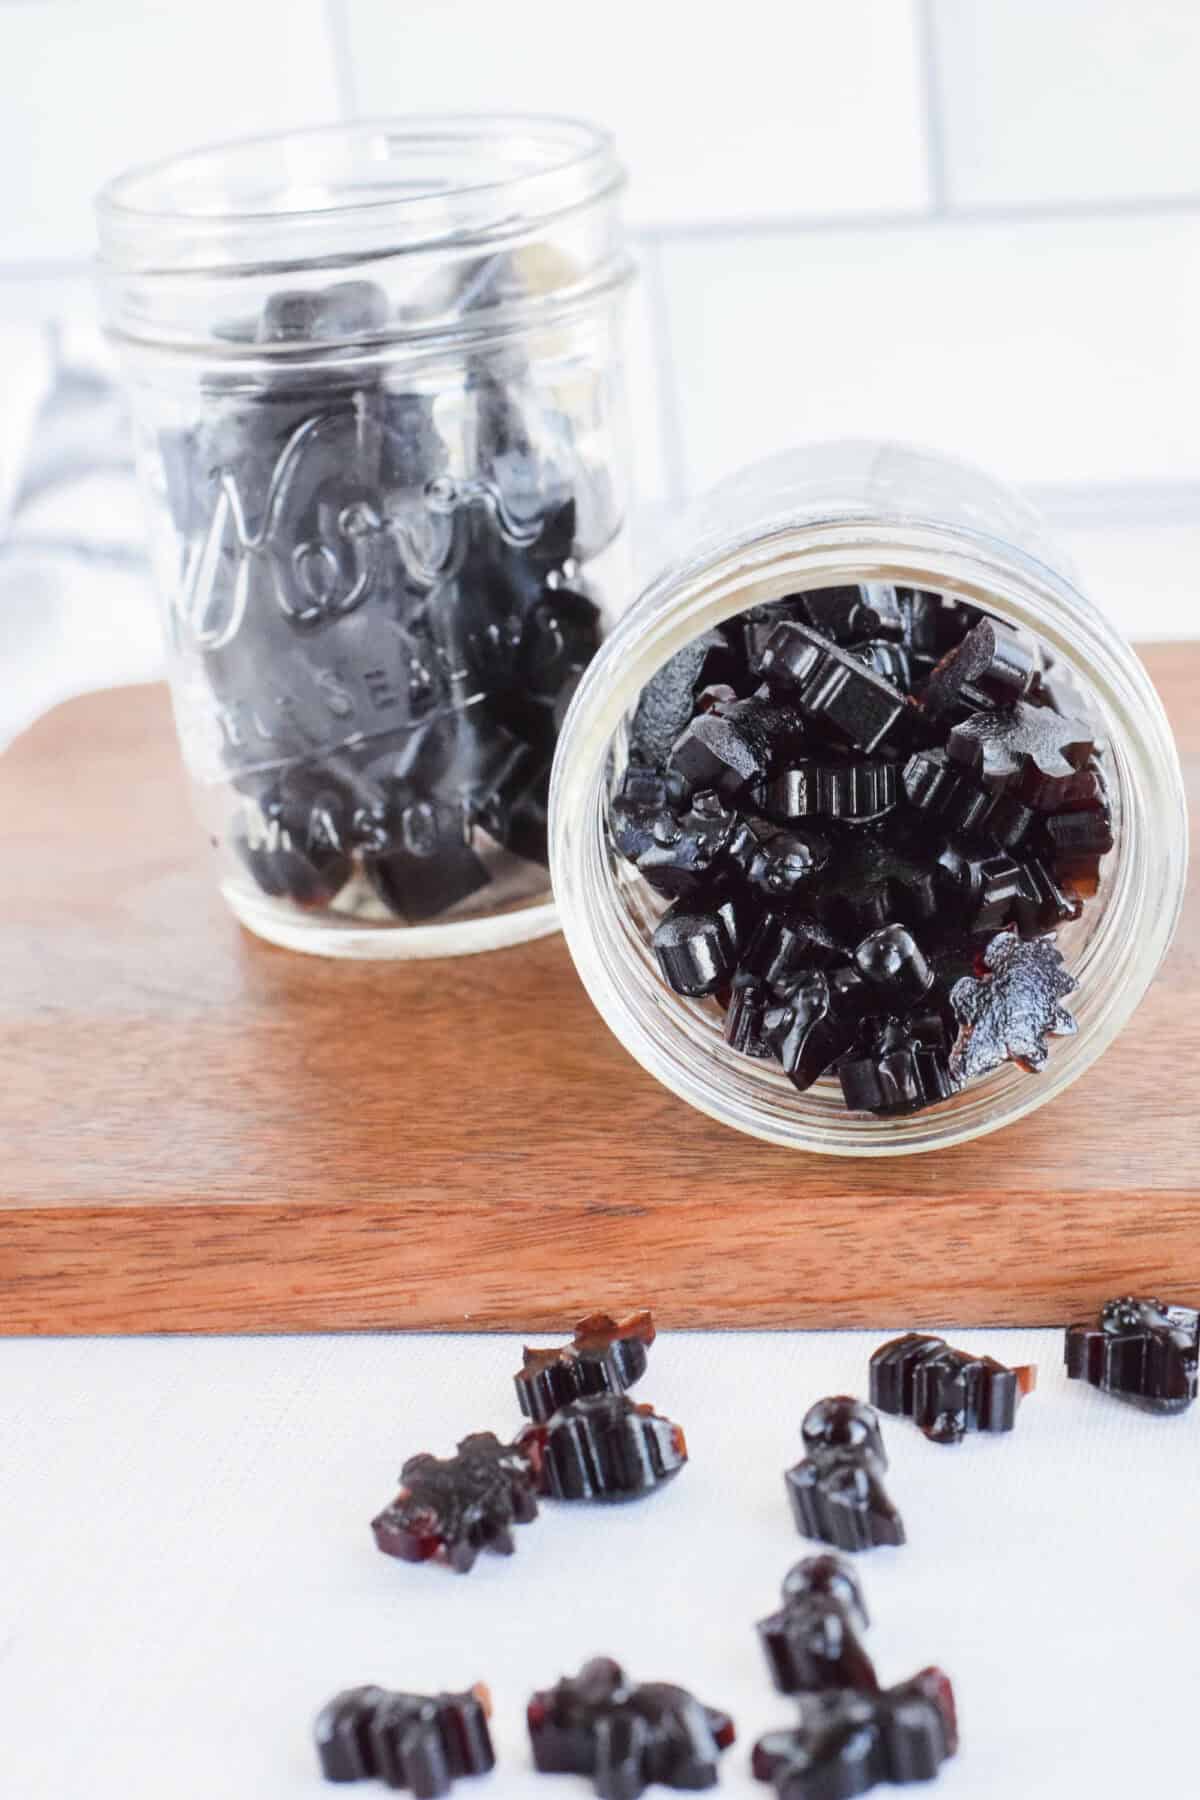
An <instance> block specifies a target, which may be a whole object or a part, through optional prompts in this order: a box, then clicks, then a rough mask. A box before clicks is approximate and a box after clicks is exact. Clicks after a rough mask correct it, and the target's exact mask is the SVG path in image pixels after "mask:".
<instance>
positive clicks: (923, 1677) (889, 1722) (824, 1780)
mask: <svg viewBox="0 0 1200 1800" xmlns="http://www.w3.org/2000/svg"><path fill="white" fill-rule="evenodd" d="M957 1749H958V1722H957V1717H956V1712H955V1705H954V1693H953V1690H952V1688H951V1686H950V1682H949V1679H948V1678H947V1676H945V1675H944V1674H943V1673H942V1671H941V1670H940V1669H935V1668H929V1669H922V1670H921V1672H920V1674H918V1675H914V1676H913V1677H912V1679H911V1680H910V1681H904V1682H901V1683H899V1684H898V1685H897V1686H896V1687H892V1688H884V1689H883V1690H882V1691H880V1692H864V1691H863V1690H861V1689H857V1688H842V1689H833V1690H831V1691H829V1692H827V1693H819V1694H813V1695H811V1696H809V1697H806V1698H805V1700H804V1701H803V1702H802V1705H801V1713H800V1723H799V1725H798V1726H796V1727H794V1728H793V1729H791V1730H784V1731H772V1732H768V1733H767V1735H766V1736H765V1737H761V1738H760V1739H759V1740H758V1742H757V1744H756V1745H755V1746H754V1755H753V1760H752V1765H751V1766H752V1768H753V1771H754V1774H755V1775H756V1776H757V1777H758V1779H759V1780H760V1781H768V1782H770V1783H771V1784H772V1785H773V1786H774V1788H775V1792H776V1794H777V1795H778V1797H779V1800H853V1796H855V1795H858V1794H865V1793H868V1792H869V1791H870V1789H871V1788H873V1787H875V1786H876V1785H877V1784H878V1783H879V1782H891V1783H894V1784H896V1785H898V1786H903V1785H904V1784H906V1783H908V1782H910V1781H932V1779H933V1778H934V1776H935V1775H936V1774H937V1773H938V1771H939V1769H940V1768H941V1766H942V1764H943V1763H944V1762H946V1761H947V1759H948V1758H949V1757H951V1756H953V1755H954V1753H955V1751H956V1750H957Z"/></svg>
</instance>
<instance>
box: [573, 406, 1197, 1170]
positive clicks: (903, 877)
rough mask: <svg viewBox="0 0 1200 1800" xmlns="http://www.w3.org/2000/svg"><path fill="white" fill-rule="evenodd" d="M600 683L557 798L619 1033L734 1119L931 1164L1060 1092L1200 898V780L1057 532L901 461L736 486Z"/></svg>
mask: <svg viewBox="0 0 1200 1800" xmlns="http://www.w3.org/2000/svg"><path fill="white" fill-rule="evenodd" d="M679 537H680V541H681V543H682V544H683V545H684V546H685V547H684V550H683V553H682V554H681V555H680V556H678V557H677V558H676V559H675V560H674V561H672V562H671V563H670V564H669V566H668V567H667V568H666V569H665V570H664V572H663V573H662V574H660V575H659V576H658V578H657V579H656V580H655V581H653V582H652V584H651V585H650V586H649V587H648V588H647V589H646V590H645V591H644V592H643V593H642V595H641V596H640V598H639V599H638V600H637V602H636V603H635V604H634V606H633V607H632V608H631V609H630V610H629V611H628V612H627V613H626V614H625V616H624V617H623V619H622V620H621V622H620V624H619V625H618V627H617V628H616V630H615V631H614V633H613V634H612V636H611V637H610V638H609V640H608V642H607V643H606V644H605V645H604V647H603V649H602V650H601V652H600V654H599V655H598V656H597V658H596V659H595V661H594V662H593V664H592V666H591V667H590V668H589V670H588V672H587V674H586V676H585V677H584V679H583V681H582V682H581V684H580V687H579V691H578V693H577V695H576V698H575V701H574V704H573V706H572V709H571V712H570V714H569V716H568V719H567V723H566V726H565V729H564V732H563V736H562V739H561V742H560V746H559V751H558V758H557V762H556V765H555V775H554V782H553V788H552V793H551V868H552V873H553V877H554V885H555V893H556V897H557V899H558V902H559V907H560V912H561V916H562V922H563V928H564V931H565V933H566V937H567V941H568V945H569V947H570V950H571V953H572V956H573V957H574V960H575V963H576V966H577V968H578V970H579V973H580V975H581V977H582V979H583V981H584V983H585V985H586V987H587V988H588V991H589V993H590V994H591V997H592V999H593V1001H594V1002H595V1004H596V1006H597V1008H598V1009H599V1011H600V1013H601V1014H602V1016H603V1017H604V1019H605V1020H606V1021H607V1023H608V1024H609V1025H610V1026H611V1028H612V1029H613V1031H614V1032H615V1033H616V1035H617V1036H618V1037H619V1038H620V1040H621V1041H622V1043H623V1044H624V1045H625V1046H626V1048H627V1049H628V1050H630V1051H631V1053H632V1054H633V1055H634V1056H635V1057H636V1058H637V1059H638V1061H639V1062H641V1063H642V1064H643V1065H644V1067H646V1068H647V1069H648V1070H649V1071H650V1072H651V1073H652V1074H654V1075H655V1076H657V1077H658V1079H659V1080H661V1081H663V1082H664V1083H665V1084H666V1085H667V1086H668V1087H669V1088H671V1089H673V1090H674V1091H675V1092H676V1093H678V1094H680V1095H681V1096H682V1097H683V1098H684V1099H686V1100H688V1101H689V1102H690V1103H691V1104H692V1105H694V1106H696V1107H698V1108H699V1109H700V1110H702V1111H703V1112H706V1113H708V1114H710V1115H711V1116H713V1117H714V1118H716V1119H719V1120H721V1121H723V1122H724V1123H726V1124H729V1125H733V1126H736V1127H738V1128H739V1129H741V1130H743V1131H747V1132H750V1133H753V1134H754V1135H757V1136H759V1137H762V1138H766V1139H769V1140H771V1141H773V1142H776V1143H780V1144H787V1145H791V1146H794V1147H796V1148H798V1149H803V1150H810V1151H823V1152H828V1153H833V1154H838V1155H847V1156H877V1155H892V1154H900V1153H905V1152H912V1151H920V1150H929V1149H935V1148H940V1147H944V1146H947V1145H950V1144H955V1143H959V1142H962V1141H963V1140H965V1139H968V1138H972V1137H976V1136H979V1135H980V1134H982V1133H984V1132H988V1131H993V1130H996V1129H997V1128H999V1127H1000V1126H1002V1125H1004V1124H1007V1123H1009V1122H1010V1121H1012V1120H1014V1119H1017V1118H1019V1117H1021V1116H1022V1115H1023V1114H1025V1113H1027V1112H1029V1111H1031V1110H1032V1109H1033V1108H1035V1107H1037V1106H1039V1105H1042V1104H1044V1103H1045V1102H1046V1101H1047V1100H1050V1099H1052V1098H1053V1097H1054V1096H1055V1095H1057V1094H1059V1093H1061V1092H1062V1091H1063V1089H1064V1088H1066V1087H1067V1086H1068V1085H1069V1084H1070V1083H1071V1082H1072V1081H1074V1080H1075V1079H1076V1078H1077V1077H1078V1076H1079V1075H1080V1074H1082V1073H1083V1071H1084V1070H1085V1069H1086V1068H1087V1067H1088V1065H1089V1064H1090V1063H1091V1062H1092V1061H1094V1059H1095V1058H1096V1057H1097V1056H1099V1055H1100V1054H1101V1052H1102V1051H1103V1050H1104V1049H1105V1048H1106V1047H1107V1046H1108V1044H1110V1043H1111V1042H1112V1040H1113V1038H1114V1037H1115V1036H1116V1034H1117V1032H1118V1031H1119V1030H1120V1029H1121V1027H1122V1026H1123V1025H1124V1024H1125V1022H1126V1021H1127V1020H1128V1019H1129V1017H1130V1015H1131V1014H1132V1013H1133V1011H1134V1009H1135V1008H1136V1006H1137V1004H1138V1002H1139V1000H1140V999H1141V997H1142V994H1143V993H1144V992H1145V989H1146V987H1147V985H1148V984H1149V982H1150V981H1151V979H1152V978H1153V976H1154V974H1155V972H1156V970H1157V969H1158V967H1159V965H1160V963H1161V961H1162V958H1163V956H1164V954H1165V952H1166V950H1167V947H1168V945H1169V943H1170V940H1171V936H1172V933H1173V931H1174V927H1175V924H1176V921H1177V918H1178V914H1179V909H1180V905H1181V902H1182V896H1183V888H1184V880H1185V875H1186V863H1187V817H1186V810H1185V804H1184V793H1183V785H1182V778H1181V774H1180V768H1179V762H1178V757H1177V754H1176V751H1175V746H1174V743H1173V741H1172V738H1171V733H1170V730H1169V727H1168V725H1167V721H1166V718H1165V715H1164V713H1163V710H1162V706H1161V704H1160V702H1159V700H1158V697H1157V695H1156V693H1155V691H1154V689H1153V687H1152V685H1151V683H1150V681H1149V678H1148V677H1147V675H1146V672H1145V670H1144V669H1143V667H1142V665H1141V663H1140V662H1139V660H1138V658H1137V657H1136V655H1135V654H1134V652H1133V651H1132V650H1131V648H1130V647H1129V645H1128V644H1127V643H1126V642H1125V641H1124V639H1123V638H1122V637H1121V635H1120V633H1119V632H1118V631H1117V630H1116V629H1115V628H1114V627H1113V625H1112V624H1111V623H1110V622H1109V621H1108V620H1107V619H1106V618H1105V617H1104V616H1103V615H1102V614H1101V613H1100V612H1099V611H1098V610H1097V609H1096V608H1095V606H1093V605H1092V604H1091V603H1090V602H1089V601H1088V600H1087V599H1086V598H1085V597H1084V596H1083V594H1082V593H1080V592H1079V590H1078V588H1077V586H1076V585H1075V582H1074V579H1073V577H1072V575H1071V573H1070V572H1069V570H1068V568H1067V566H1066V564H1065V561H1064V558H1063V557H1062V555H1061V553H1059V552H1058V551H1057V550H1056V549H1055V548H1054V547H1053V546H1052V545H1051V543H1050V542H1049V540H1048V539H1047V537H1046V534H1045V532H1044V529H1043V527H1042V525H1041V522H1040V521H1039V519H1038V518H1037V516H1036V515H1035V514H1034V512H1033V511H1032V510H1031V509H1030V508H1029V507H1028V506H1027V505H1026V504H1025V502H1024V501H1022V500H1021V499H1020V498H1019V497H1018V496H1017V495H1015V494H1013V493H1011V492H1009V491H1008V490H1007V489H1005V488H1004V487H1003V486H1001V485H1000V484H999V483H997V482H995V481H993V480H992V479H990V478H989V477H987V476H985V475H983V474H981V473H979V472H978V471H976V470H974V469H972V468H969V467H967V466H965V465H963V464H960V463H957V462H955V461H953V460H951V459H949V458H947V457H944V456H942V455H939V454H936V453H932V452H926V451H922V450H919V449H915V448H912V447H909V446H906V445H902V444H886V443H880V444H876V443H867V442H861V443H860V442H845V443H834V444H828V445H815V446H813V447H811V448H808V449H803V450H798V451H794V452H790V453H787V454H785V455H782V456H778V457H774V458H771V459H768V460H767V461H765V462H762V463H760V464H756V465H754V466H752V467H751V468H749V469H747V470H745V471H744V472H743V473H741V474H740V475H738V476H735V477H734V478H732V479H731V480H729V481H727V482H725V483H724V484H722V486H720V487H719V488H717V489H716V490H715V491H714V492H713V493H711V494H709V495H708V496H706V497H705V499H704V501H703V502H702V503H701V504H700V505H699V506H698V507H697V508H696V509H695V510H694V512H693V513H692V514H691V515H690V517H689V518H688V519H685V520H684V522H683V524H682V526H681V528H680V533H679Z"/></svg>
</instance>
